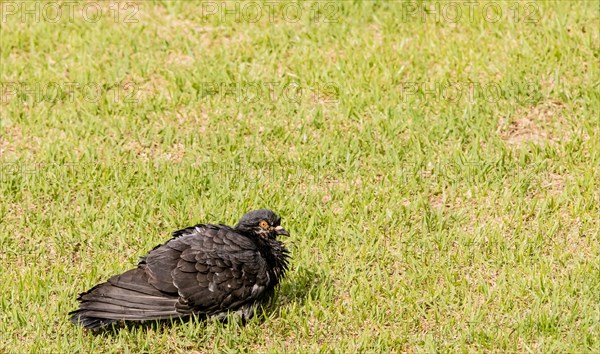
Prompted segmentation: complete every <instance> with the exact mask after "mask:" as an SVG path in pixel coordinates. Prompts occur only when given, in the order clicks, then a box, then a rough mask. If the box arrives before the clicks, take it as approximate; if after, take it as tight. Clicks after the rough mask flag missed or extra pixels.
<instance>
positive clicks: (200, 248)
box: [69, 209, 289, 329]
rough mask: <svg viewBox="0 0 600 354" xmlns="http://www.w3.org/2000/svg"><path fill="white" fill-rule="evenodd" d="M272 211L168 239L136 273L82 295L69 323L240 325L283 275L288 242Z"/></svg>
mask: <svg viewBox="0 0 600 354" xmlns="http://www.w3.org/2000/svg"><path fill="white" fill-rule="evenodd" d="M280 221H281V218H280V217H279V216H277V214H275V213H274V212H273V211H271V210H267V209H260V210H255V211H252V212H249V213H248V214H246V215H244V216H243V217H242V218H241V219H240V221H239V222H238V224H237V225H236V226H235V227H230V226H227V225H211V224H200V225H196V226H193V227H188V228H186V229H183V230H179V231H175V232H174V233H173V238H172V239H170V240H169V241H167V242H166V243H164V244H162V245H159V246H156V247H155V248H154V249H153V250H152V251H150V253H148V255H147V256H146V257H143V258H142V260H141V261H140V263H139V264H138V266H137V268H135V269H131V270H129V271H127V272H125V273H123V274H120V275H116V276H114V277H112V278H110V279H109V280H108V281H107V282H105V283H102V284H98V285H96V286H95V287H93V288H91V289H90V290H88V291H86V292H84V293H81V294H80V295H79V297H78V298H77V300H79V302H80V303H81V304H80V307H79V309H78V310H75V311H72V312H70V313H69V315H71V321H72V322H73V323H75V324H78V325H81V326H83V327H85V328H89V329H98V328H103V327H107V326H109V325H111V324H113V323H117V322H123V321H145V320H168V319H175V318H188V317H190V316H191V315H198V316H202V317H203V318H204V317H215V318H220V319H222V318H225V317H226V316H227V314H228V313H230V312H232V313H234V314H235V315H236V316H238V317H240V318H241V319H242V321H246V320H247V319H249V318H250V317H252V315H253V314H254V312H255V310H256V309H257V307H258V306H259V305H261V304H263V303H265V302H266V301H268V300H269V298H270V297H271V296H272V295H273V293H274V290H275V287H276V286H277V284H278V283H279V281H280V280H281V279H282V277H283V276H284V275H285V272H286V270H287V267H288V258H289V256H288V250H287V249H286V248H285V246H284V244H283V243H282V242H281V241H278V240H277V239H276V237H277V236H280V235H285V236H289V233H288V232H287V231H286V230H285V229H284V228H283V227H281V226H280Z"/></svg>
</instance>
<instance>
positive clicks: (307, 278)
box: [273, 268, 329, 307]
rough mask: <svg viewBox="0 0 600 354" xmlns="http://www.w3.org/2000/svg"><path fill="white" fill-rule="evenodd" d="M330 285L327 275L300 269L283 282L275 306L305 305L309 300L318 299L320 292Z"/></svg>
mask: <svg viewBox="0 0 600 354" xmlns="http://www.w3.org/2000/svg"><path fill="white" fill-rule="evenodd" d="M288 274H289V273H288ZM328 283H329V279H328V278H327V276H326V275H325V274H319V273H317V272H314V271H311V270H308V269H305V268H300V269H298V270H297V271H296V272H294V273H293V274H292V276H290V277H289V278H287V279H286V280H285V281H283V282H282V284H281V285H280V288H279V292H278V296H276V297H275V299H274V301H273V302H274V303H273V306H277V307H284V306H289V305H291V304H297V305H303V304H304V303H305V302H306V300H307V299H315V298H318V296H319V290H320V289H321V288H322V287H323V286H327V284H328Z"/></svg>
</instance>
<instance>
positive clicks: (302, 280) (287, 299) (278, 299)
mask: <svg viewBox="0 0 600 354" xmlns="http://www.w3.org/2000/svg"><path fill="white" fill-rule="evenodd" d="M288 274H290V273H288ZM327 283H328V278H327V277H326V275H324V274H318V273H316V272H313V271H310V270H308V269H303V268H301V269H299V270H298V271H296V272H295V273H293V274H292V275H291V276H289V277H287V279H286V280H284V281H283V282H282V283H281V284H280V286H279V290H278V291H276V294H277V295H276V296H274V297H273V298H272V299H271V301H269V302H268V303H267V304H265V305H264V306H263V307H260V308H259V309H258V310H257V311H258V312H257V313H256V315H255V318H252V319H250V320H248V321H259V322H265V321H266V320H268V318H269V317H277V316H279V315H280V314H279V311H278V310H279V309H282V308H285V307H289V306H292V305H293V304H296V305H298V306H301V305H303V304H304V303H305V302H306V300H307V299H316V298H318V295H319V290H320V289H321V288H322V287H323V286H327ZM211 321H218V322H221V323H223V324H224V325H229V324H231V323H235V325H240V324H241V325H244V324H245V323H246V322H247V321H242V320H240V319H239V318H235V317H234V316H227V317H225V318H224V319H221V320H213V319H210V318H207V317H206V316H197V315H191V316H187V317H181V318H174V319H167V320H151V321H142V322H131V321H126V322H118V323H114V324H111V325H109V326H106V327H103V328H100V329H96V330H92V333H94V334H101V335H109V336H114V335H117V334H118V333H119V332H120V330H121V329H124V328H126V329H128V330H142V331H162V330H164V329H166V328H167V327H169V328H170V327H171V326H173V325H174V324H182V323H187V322H194V323H197V324H198V325H206V324H208V323H210V322H211Z"/></svg>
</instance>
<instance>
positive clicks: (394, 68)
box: [0, 1, 600, 353]
mask: <svg viewBox="0 0 600 354" xmlns="http://www.w3.org/2000/svg"><path fill="white" fill-rule="evenodd" d="M217 3H220V2H217ZM9 4H10V5H9ZM24 4H25V3H22V2H6V1H2V3H1V6H2V10H3V15H6V16H5V18H3V21H2V23H1V25H2V32H1V34H0V39H1V41H0V49H1V54H0V60H1V68H0V79H1V81H2V91H1V92H0V93H1V96H2V97H0V98H2V102H1V106H0V107H1V111H0V134H1V135H0V163H1V165H0V166H1V170H0V171H1V180H0V195H1V200H0V245H1V247H0V262H1V263H0V284H1V285H2V286H1V287H2V291H1V293H2V295H1V296H2V297H1V302H0V352H6V353H23V352H34V353H37V352H49V353H57V352H64V353H76V352H81V353H90V352H99V353H100V352H101V353H105V352H119V353H120V352H124V353H126V352H156V353H162V352H211V351H213V350H214V351H218V352H239V351H248V352H255V351H258V352H283V351H285V352H296V351H301V352H338V353H350V352H405V351H406V352H524V353H525V352H536V353H537V352H572V353H583V352H589V353H591V352H599V351H600V338H599V337H600V336H599V333H600V297H599V294H600V247H599V246H598V245H599V241H600V235H599V234H600V221H599V220H600V218H599V215H600V193H599V191H600V118H599V117H600V94H599V91H598V88H599V86H598V85H599V78H600V68H599V66H598V60H599V56H600V47H599V45H598V43H599V42H600V38H599V31H600V30H599V13H598V11H599V9H598V4H597V3H596V2H594V1H539V2H533V3H529V4H530V5H529V7H527V5H526V4H525V3H519V4H516V3H515V2H493V3H492V4H493V5H496V6H500V9H501V10H502V11H503V12H502V16H501V17H500V18H499V19H498V21H496V22H491V21H487V20H485V16H484V15H483V14H482V8H483V4H484V3H481V4H480V5H479V6H478V7H477V8H475V11H474V15H473V17H472V18H466V17H463V18H462V19H461V20H459V21H455V22H456V23H452V21H450V20H449V19H448V18H445V17H442V18H440V19H439V21H435V18H433V20H432V18H431V17H430V16H431V14H429V15H427V13H426V12H417V13H413V12H410V11H413V10H416V9H417V8H418V9H423V7H428V6H434V8H435V6H436V4H437V5H438V6H440V11H442V10H444V11H449V9H448V8H445V7H444V6H447V4H448V3H446V2H422V3H421V2H419V4H418V5H417V7H407V6H409V5H410V6H414V4H413V5H411V4H409V5H406V3H401V2H374V1H364V2H359V1H344V2H336V3H335V4H336V5H335V7H333V8H329V7H326V6H328V5H327V4H333V3H326V2H321V3H317V4H316V5H315V3H303V5H302V6H303V11H302V12H301V14H300V16H299V20H298V21H295V22H293V21H292V20H293V19H292V18H285V17H284V16H282V13H283V8H284V6H283V5H281V4H280V5H279V6H276V7H275V8H274V10H273V17H272V18H269V17H267V16H266V15H263V16H262V17H261V18H260V19H258V20H257V21H256V22H251V21H249V20H248V18H247V17H246V18H241V19H240V21H236V18H235V17H232V16H229V17H227V18H224V19H223V18H221V17H220V16H218V15H211V14H209V15H207V16H205V17H203V16H202V6H201V5H200V4H199V3H197V2H193V1H162V2H158V1H157V2H138V3H137V6H138V8H137V11H134V10H136V9H134V8H129V9H125V8H124V7H122V8H121V9H119V11H118V14H119V15H120V17H119V19H118V20H117V21H115V19H114V16H113V15H114V13H115V11H116V10H113V12H110V8H109V3H108V2H100V3H97V4H99V5H100V6H102V7H103V8H104V12H103V16H101V17H99V18H98V21H97V22H91V21H89V19H88V21H86V20H85V18H83V17H82V15H81V9H82V7H83V5H82V4H79V5H76V6H75V9H74V17H73V19H72V20H70V19H69V18H67V17H66V15H65V14H63V16H62V17H61V18H59V19H58V21H57V22H56V23H51V22H49V21H48V19H52V18H54V17H53V16H54V15H52V14H51V13H49V14H46V15H45V17H44V16H42V17H41V19H40V21H35V19H32V18H30V17H26V18H25V21H22V18H21V17H20V16H19V15H12V13H13V12H14V10H15V7H12V6H13V5H14V6H16V8H17V9H18V8H19V7H20V6H25V5H24ZM27 4H28V5H27V6H33V5H34V4H35V3H32V2H28V3H27ZM229 4H230V5H232V4H233V5H232V6H235V5H234V3H229ZM254 4H257V3H254ZM122 5H123V6H124V4H122ZM256 6H263V7H262V9H263V10H264V9H265V8H266V7H265V6H266V5H265V4H262V5H261V4H259V5H256ZM490 6H491V5H490ZM515 6H516V7H515ZM113 9H114V8H113ZM315 9H318V10H319V11H316V10H315ZM208 10H212V8H208V9H205V14H206V12H207V11H208ZM217 10H222V9H217ZM409 10H410V11H409ZM450 10H451V9H450ZM462 10H463V15H464V16H466V14H467V12H464V11H468V8H467V9H465V8H464V7H463V9H462ZM40 11H41V10H40ZM403 11H404V12H403ZM532 11H533V12H532ZM208 12H210V11H208ZM90 13H92V14H93V12H92V11H91V10H90ZM107 13H108V14H110V15H106V14H107ZM290 13H291V12H290ZM316 14H319V15H318V16H317V15H316ZM515 14H516V16H515ZM42 15H43V14H42ZM330 15H331V16H333V17H331V16H330ZM404 15H406V16H404ZM127 16H132V18H131V19H134V20H136V21H137V22H135V23H129V22H125V17H127ZM290 16H292V15H290ZM421 16H426V17H425V19H424V20H423V17H421ZM427 16H429V17H427ZM325 19H329V20H330V21H325ZM525 19H527V21H526V20H525ZM448 82H450V83H455V84H458V85H459V86H460V87H461V88H462V90H463V91H461V96H460V97H458V98H457V97H456V96H455V94H456V93H457V91H452V90H451V89H449V88H447V87H446V86H445V85H447V83H448ZM91 84H93V85H91ZM36 85H37V86H36ZM86 85H90V86H89V87H96V88H98V92H99V94H98V96H97V97H96V96H92V93H91V91H89V90H88V91H86V89H84V87H85V86H86ZM436 85H437V86H436ZM256 86H258V87H260V88H261V90H262V91H261V93H259V94H258V95H256V96H252V92H256V91H251V89H252V88H254V87H256ZM32 87H33V88H32ZM36 87H39V89H36ZM69 87H72V88H73V90H72V91H69ZM436 87H437V88H438V89H439V90H440V92H431V90H432V89H435V88H436ZM453 87H454V88H456V87H457V86H453ZM57 88H58V89H57ZM295 88H299V89H300V90H301V92H302V96H301V97H295V96H294V95H293V94H294V93H295ZM215 89H216V90H217V91H215ZM494 89H498V90H497V91H493V90H494ZM32 90H33V91H32ZM36 90H38V91H36ZM231 90H234V91H231ZM235 90H242V93H237V92H235ZM259 207H269V208H272V209H274V210H276V211H277V212H278V213H280V214H281V215H282V218H283V225H284V226H285V227H286V228H287V229H288V230H290V231H291V233H292V236H291V237H290V238H289V239H287V240H286V241H287V243H288V245H289V247H290V248H291V250H292V255H293V259H292V263H291V269H290V271H289V276H288V277H287V278H286V279H285V281H284V282H283V283H282V285H281V287H280V289H279V291H278V297H277V299H276V300H275V306H273V308H272V309H271V310H270V311H269V312H267V313H266V314H265V316H264V318H261V319H256V320H253V321H251V322H250V323H248V324H247V325H246V326H244V327H240V326H238V325H236V324H231V325H223V324H220V323H212V322H209V323H193V322H192V323H184V324H174V325H172V326H150V327H149V328H125V329H123V330H121V331H119V332H117V333H115V334H102V335H94V334H93V333H90V332H86V331H84V330H82V329H80V328H77V327H75V326H73V325H72V324H71V323H70V322H69V321H68V317H67V313H68V312H69V311H71V310H73V309H75V308H76V306H77V302H76V300H75V299H76V297H77V294H78V293H79V292H81V291H84V290H87V289H88V288H89V287H91V286H93V285H94V284H96V283H97V282H100V281H103V280H106V279H107V278H108V277H110V276H111V275H114V274H116V273H119V272H122V271H124V270H127V269H129V268H131V267H133V266H134V265H135V264H136V262H137V260H138V257H139V256H142V255H144V254H145V253H146V252H147V251H148V250H150V249H151V248H152V247H153V246H155V245H156V244H159V243H162V242H164V241H165V240H166V239H168V237H169V233H170V232H171V231H173V230H176V229H178V228H181V227H185V226H189V225H192V224H195V223H201V222H213V223H218V222H223V223H228V224H232V223H235V222H236V221H237V219H238V218H239V217H240V216H241V215H242V214H243V213H244V212H246V211H248V210H250V209H255V208H259Z"/></svg>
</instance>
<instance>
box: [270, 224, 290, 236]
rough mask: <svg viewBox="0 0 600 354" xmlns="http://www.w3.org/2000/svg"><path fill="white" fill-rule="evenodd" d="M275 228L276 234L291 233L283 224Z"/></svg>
mask: <svg viewBox="0 0 600 354" xmlns="http://www.w3.org/2000/svg"><path fill="white" fill-rule="evenodd" d="M274 230H275V234H277V235H280V236H289V235H290V233H289V232H287V231H286V230H285V229H284V228H283V226H281V225H280V226H277V227H276V228H275V229H274Z"/></svg>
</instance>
